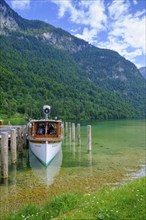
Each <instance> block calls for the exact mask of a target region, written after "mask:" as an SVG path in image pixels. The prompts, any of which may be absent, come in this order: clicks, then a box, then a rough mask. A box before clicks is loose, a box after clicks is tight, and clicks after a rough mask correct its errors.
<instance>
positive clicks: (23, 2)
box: [11, 0, 31, 10]
mask: <svg viewBox="0 0 146 220" xmlns="http://www.w3.org/2000/svg"><path fill="white" fill-rule="evenodd" d="M30 1H31V0H11V5H12V8H13V9H20V10H24V9H26V8H29V6H30Z"/></svg>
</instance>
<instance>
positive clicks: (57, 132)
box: [27, 105, 63, 166]
mask: <svg viewBox="0 0 146 220" xmlns="http://www.w3.org/2000/svg"><path fill="white" fill-rule="evenodd" d="M50 109H51V108H50V106H48V105H45V106H44V107H43V111H44V114H45V116H46V118H45V119H41V120H31V121H30V122H29V132H28V137H27V139H28V141H29V147H30V150H31V151H32V153H33V154H34V155H35V156H36V157H37V158H38V159H39V160H40V161H41V162H42V164H43V165H45V166H48V165H49V164H50V163H51V161H52V160H53V159H54V157H55V156H56V155H57V153H58V152H59V151H60V149H61V147H62V140H63V123H62V121H61V120H57V119H55V120H53V119H48V115H49V113H50Z"/></svg>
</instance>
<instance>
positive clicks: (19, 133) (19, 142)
mask: <svg viewBox="0 0 146 220" xmlns="http://www.w3.org/2000/svg"><path fill="white" fill-rule="evenodd" d="M17 149H18V151H19V152H22V151H23V142H22V129H21V128H18V129H17Z"/></svg>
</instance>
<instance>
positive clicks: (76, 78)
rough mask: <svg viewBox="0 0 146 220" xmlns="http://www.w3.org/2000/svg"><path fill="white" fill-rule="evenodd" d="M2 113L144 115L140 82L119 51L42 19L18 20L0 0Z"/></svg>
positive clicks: (97, 116)
mask: <svg viewBox="0 0 146 220" xmlns="http://www.w3.org/2000/svg"><path fill="white" fill-rule="evenodd" d="M0 13H1V26H0V51H1V52H0V81H1V82H0V93H1V97H0V112H1V113H5V114H8V115H9V116H10V115H12V114H14V113H16V112H20V113H24V114H27V115H28V116H29V117H41V115H42V106H43V105H44V104H50V105H51V106H52V115H53V116H56V115H57V116H58V117H62V118H63V119H76V120H81V119H84V120H85V119H86V120H89V119H116V118H134V117H143V116H144V99H145V91H144V83H145V82H144V80H143V77H142V76H141V74H140V72H139V70H138V69H137V68H136V66H135V65H134V64H133V63H131V62H129V61H127V60H126V59H125V58H123V57H122V56H120V55H119V54H118V53H117V52H115V51H111V50H105V49H99V48H96V47H94V46H92V45H90V44H88V43H87V42H85V41H83V40H80V39H78V38H76V37H74V36H72V35H71V34H69V33H67V32H65V31H63V30H61V29H58V28H55V27H53V26H51V25H49V24H47V23H45V22H41V21H29V20H26V19H23V18H21V17H20V16H19V15H18V14H17V13H15V12H14V11H13V10H12V9H11V8H10V7H9V6H8V5H7V4H6V3H5V2H4V0H0Z"/></svg>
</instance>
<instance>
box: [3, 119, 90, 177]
mask: <svg viewBox="0 0 146 220" xmlns="http://www.w3.org/2000/svg"><path fill="white" fill-rule="evenodd" d="M76 131H77V145H78V146H81V133H80V124H77V127H76V124H75V123H71V122H66V123H65V129H64V136H65V138H66V140H69V141H70V143H72V145H73V146H75V142H76ZM27 133H28V126H27V125H23V126H11V125H8V126H0V151H1V177H2V178H3V179H6V178H8V150H9V147H10V156H11V164H12V165H16V164H17V154H18V153H21V152H23V149H24V148H25V147H26V146H27ZM91 136H92V135H91V125H87V152H88V153H90V152H91V151H92V138H91Z"/></svg>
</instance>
